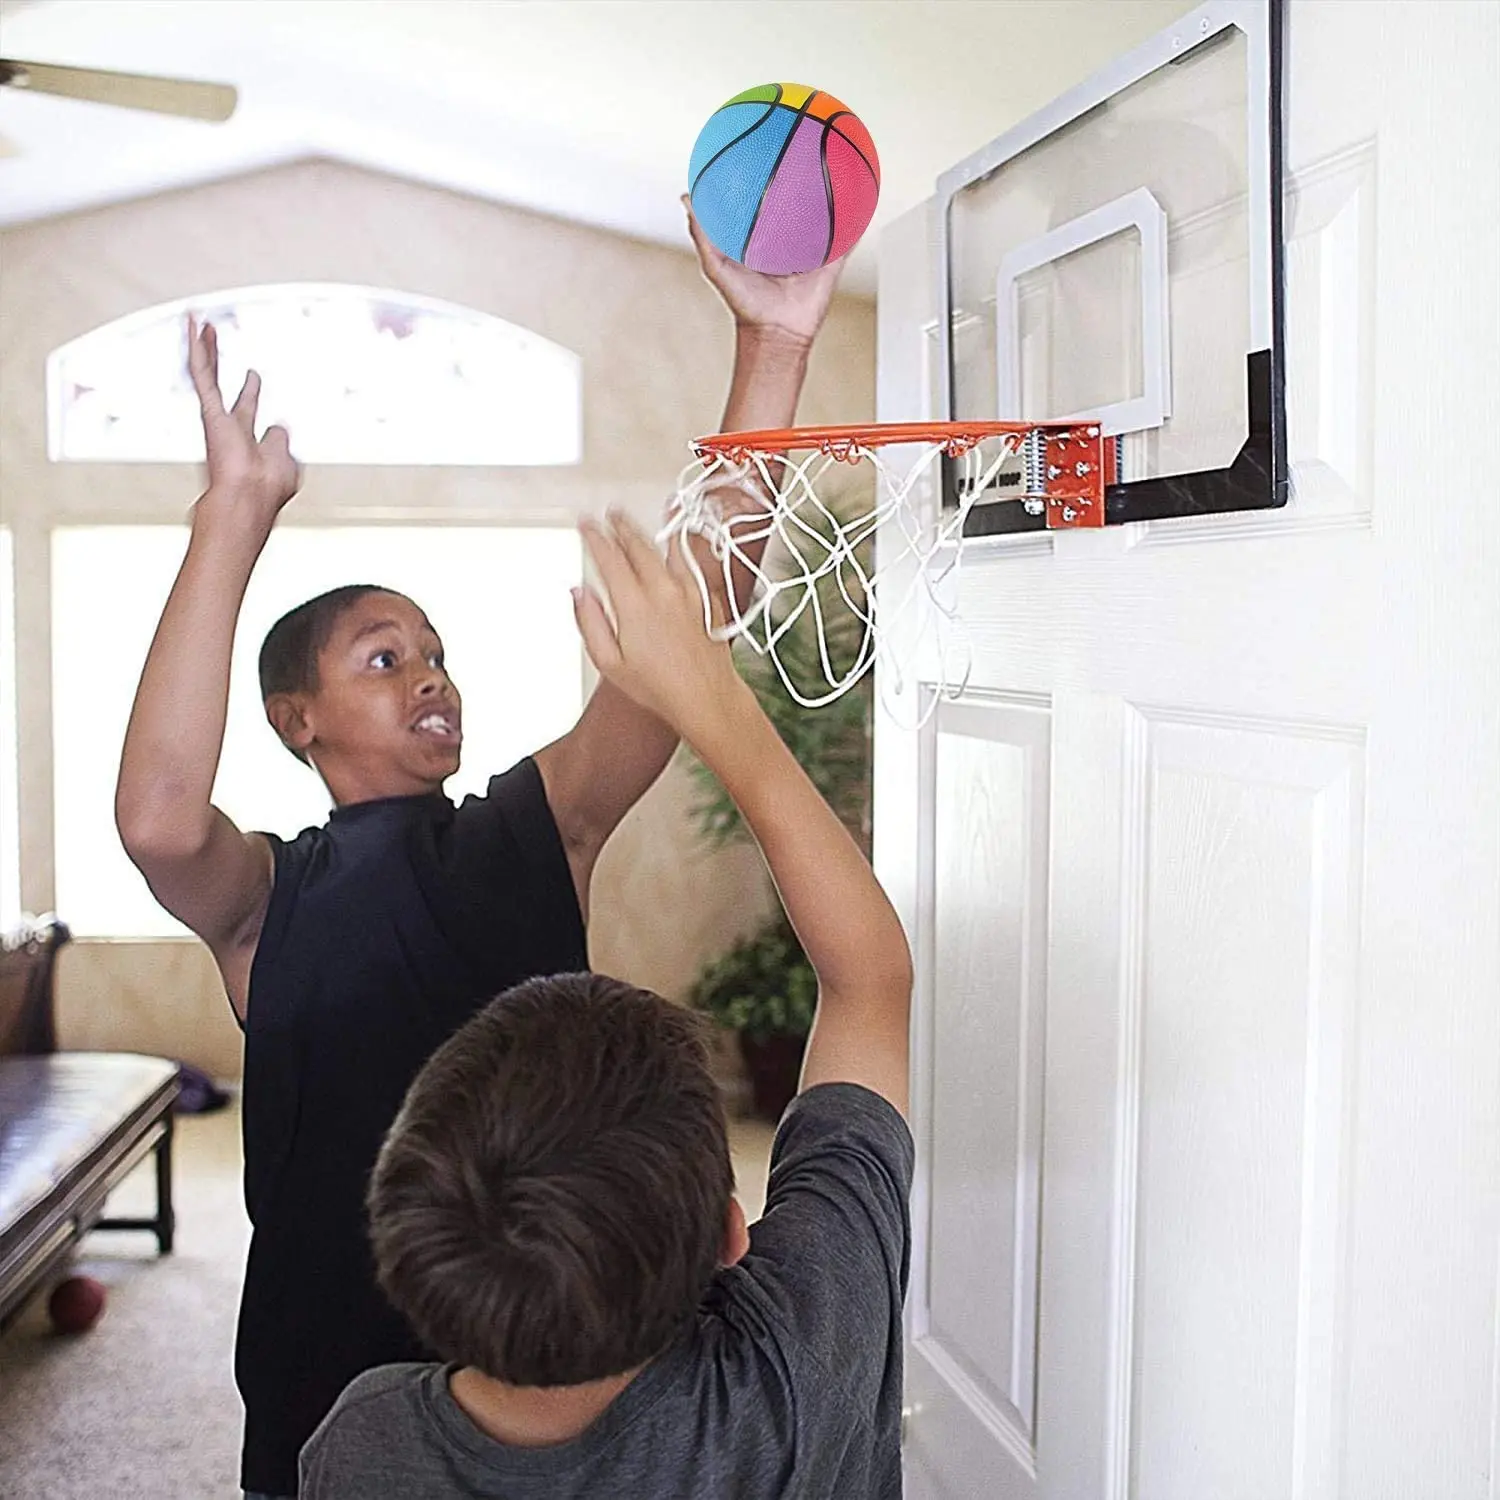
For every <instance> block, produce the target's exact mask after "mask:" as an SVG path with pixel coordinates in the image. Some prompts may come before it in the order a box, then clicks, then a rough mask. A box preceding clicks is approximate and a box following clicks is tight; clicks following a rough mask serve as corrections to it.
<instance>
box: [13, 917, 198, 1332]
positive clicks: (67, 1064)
mask: <svg viewBox="0 0 1500 1500" xmlns="http://www.w3.org/2000/svg"><path fill="white" fill-rule="evenodd" d="M67 941H68V930H67V928H66V927H64V926H63V924H62V923H61V922H58V921H56V920H55V919H54V920H43V921H41V922H38V923H35V924H31V925H29V926H27V927H25V928H23V929H21V930H20V931H19V932H17V933H15V934H12V935H10V936H8V937H6V938H5V939H4V940H3V941H0V1329H3V1328H4V1327H5V1326H6V1325H7V1324H8V1323H9V1322H10V1321H11V1320H12V1319H13V1318H14V1317H15V1315H16V1314H17V1313H18V1312H19V1311H20V1309H21V1308H22V1307H23V1306H24V1305H25V1303H26V1302H27V1301H28V1300H29V1299H30V1298H31V1297H32V1296H33V1294H35V1293H36V1292H38V1291H40V1290H41V1289H42V1288H43V1287H44V1286H45V1285H47V1284H48V1283H49V1282H50V1281H52V1280H55V1279H56V1278H57V1276H58V1273H59V1272H60V1271H61V1270H62V1269H63V1267H65V1266H66V1264H67V1262H68V1259H69V1257H70V1256H71V1254H72V1252H73V1248H74V1246H75V1245H76V1244H77V1243H78V1241H79V1240H80V1239H82V1238H83V1236H84V1235H85V1234H87V1233H88V1232H89V1231H90V1230H91V1229H127V1230H149V1231H151V1232H152V1233H154V1234H155V1235H156V1243H157V1248H158V1250H159V1251H160V1253H161V1254H163V1255H167V1254H170V1253H171V1249H172V1232H173V1214H172V1106H173V1104H174V1103H175V1101H176V1098H177V1090H178V1069H177V1064H176V1063H172V1062H168V1061H167V1060H166V1059H165V1058H160V1057H141V1056H137V1055H135V1054H133V1053H103V1052H58V1051H57V1050H56V1032H55V1028H54V1020H53V974H54V968H55V964H56V959H57V954H58V950H59V949H61V948H62V946H63V945H64V944H65V943H66V942H67ZM153 1152H154V1153H155V1155H156V1214H155V1216H154V1217H152V1218H148V1219H109V1218H105V1217H104V1203H105V1199H106V1198H107V1197H108V1196H109V1193H110V1191H111V1190H112V1189H113V1188H114V1187H115V1186H116V1185H117V1184H118V1183H119V1182H120V1181H121V1180H122V1179H123V1178H124V1177H126V1176H127V1175H129V1173H130V1172H131V1171H132V1170H133V1169H134V1168H135V1167H136V1166H137V1165H139V1164H140V1163H141V1162H142V1161H144V1160H145V1158H146V1157H147V1156H149V1155H150V1154H152V1153H153Z"/></svg>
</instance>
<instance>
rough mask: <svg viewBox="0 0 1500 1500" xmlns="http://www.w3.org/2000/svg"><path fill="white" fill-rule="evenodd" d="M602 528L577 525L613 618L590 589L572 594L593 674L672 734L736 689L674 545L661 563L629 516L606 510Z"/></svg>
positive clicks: (687, 730) (687, 729)
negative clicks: (596, 671)
mask: <svg viewBox="0 0 1500 1500" xmlns="http://www.w3.org/2000/svg"><path fill="white" fill-rule="evenodd" d="M609 520H610V524H609V526H608V527H607V528H606V527H604V526H601V525H599V524H598V523H597V522H595V521H584V522H583V523H581V525H580V528H579V529H580V530H581V531H582V533H583V541H584V545H585V547H586V548H587V549H588V553H589V556H590V558H591V559H592V560H593V564H594V567H595V568H596V569H597V571H598V574H599V578H600V580H601V581H602V583H603V585H604V588H605V590H606V592H607V593H608V596H609V604H610V607H611V609H612V611H613V619H611V617H610V614H609V613H608V612H607V611H606V609H605V606H604V602H603V600H601V599H600V597H599V595H598V594H597V593H595V592H594V591H593V590H592V589H589V588H583V589H579V590H575V592H574V595H573V600H574V613H575V615H576V618H577V620H578V629H579V631H580V633H581V634H582V636H583V640H584V645H585V646H586V647H587V649H588V653H589V656H590V659H591V660H592V661H593V663H594V665H595V666H596V667H597V668H598V669H599V671H600V673H601V674H602V675H603V676H605V677H607V678H608V679H610V681H612V682H615V683H617V684H618V685H619V686H620V687H621V688H622V689H623V690H624V691H625V692H627V693H628V694H629V695H630V696H631V697H632V698H634V699H635V700H636V701H637V702H638V703H640V704H642V705H643V706H645V707H646V708H649V709H651V710H652V712H654V713H656V714H658V715H659V716H660V717H661V718H663V719H665V720H666V721H667V723H669V724H671V725H672V726H673V728H675V729H676V730H677V731H678V733H679V734H683V735H686V736H688V737H691V733H692V726H693V725H694V724H696V723H700V722H701V721H702V715H703V714H705V713H711V712H713V711H714V705H715V704H722V703H723V702H724V701H725V700H726V698H727V697H732V696H733V695H734V693H735V690H736V689H738V688H740V687H742V684H741V683H740V680H739V677H738V675H737V674H736V672H735V670H734V665H733V663H732V661H731V660H730V656H729V648H728V647H727V646H726V645H724V644H723V643H722V642H721V641H716V640H714V639H713V637H712V636H710V635H709V633H708V631H707V630H706V629H705V628H704V622H703V605H702V600H701V597H700V595H699V592H698V585H697V580H696V579H695V577H694V575H693V573H692V570H691V568H690V566H689V565H688V563H687V561H686V559H685V557H684V556H683V554H682V549H681V546H680V544H679V545H675V546H674V547H672V548H671V549H670V551H669V555H668V556H667V557H663V556H662V554H661V552H660V551H659V550H658V549H657V547H656V545H655V543H654V542H653V541H652V540H651V538H650V537H648V536H647V535H646V533H645V532H644V531H643V530H642V529H641V528H640V526H638V525H637V524H636V523H635V522H634V521H632V520H630V519H629V517H627V516H625V515H623V514H621V513H619V512H613V513H612V514H611V516H610V518H609Z"/></svg>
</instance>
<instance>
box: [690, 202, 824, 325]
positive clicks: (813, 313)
mask: <svg viewBox="0 0 1500 1500" xmlns="http://www.w3.org/2000/svg"><path fill="white" fill-rule="evenodd" d="M682 206H683V207H684V208H685V209H687V216H688V232H689V233H690V234H691V235H692V237H693V245H694V247H695V248H696V250H697V251H698V263H699V265H700V266H702V268H703V275H704V277H705V279H706V280H707V281H708V283H709V285H710V286H712V287H713V288H714V290H715V291H717V292H718V294H719V295H720V296H721V297H722V298H723V299H724V304H725V306H726V307H728V309H729V310H730V312H732V313H733V314H734V320H735V322H736V323H738V324H739V325H740V326H741V327H742V328H746V329H751V330H757V331H760V332H764V333H771V334H780V335H782V336H784V337H787V338H789V339H792V340H795V341H796V342H799V343H802V344H809V345H810V344H811V343H812V341H813V340H814V339H815V338H816V337H817V333H818V330H819V329H820V328H821V327H822V326H823V319H824V318H825V317H827V315H828V304H829V303H830V302H831V301H832V300H833V292H834V288H835V287H836V286H837V285H838V280H839V275H840V273H841V272H842V271H843V269H844V261H845V260H846V259H847V257H846V256H845V257H840V258H839V259H838V260H835V261H830V262H829V263H828V264H827V265H826V266H819V267H818V269H817V270H816V271H805V272H803V273H802V274H801V275H800V276H769V275H767V274H766V273H765V272H764V271H752V270H751V269H750V268H749V267H748V266H742V265H741V264H740V263H739V262H738V261H734V260H730V258H729V257H728V256H727V255H725V254H724V252H723V251H722V250H720V249H719V248H718V246H717V245H715V244H714V243H713V241H712V240H710V239H709V237H708V236H707V235H706V234H705V233H704V232H703V226H702V225H701V224H700V223H699V222H698V216H697V215H696V214H695V213H694V212H693V209H692V203H691V201H690V200H689V199H688V198H687V196H686V195H684V197H683V200H682Z"/></svg>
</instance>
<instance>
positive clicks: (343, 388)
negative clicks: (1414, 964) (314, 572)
mask: <svg viewBox="0 0 1500 1500" xmlns="http://www.w3.org/2000/svg"><path fill="white" fill-rule="evenodd" d="M189 312H192V313H195V314H197V315H198V316H199V317H201V318H206V319H208V320H209V321H211V322H212V323H213V324H214V326H215V328H216V329H217V330H218V334H219V381H220V385H221V386H222V388H223V390H224V393H225V399H226V401H232V400H233V399H234V396H235V393H236V392H237V391H238V390H239V388H240V385H241V383H242V382H243V380H244V378H245V371H246V370H247V369H249V368H252V367H253V368H254V369H256V370H259V371H260V373H261V376H262V378H263V379H264V382H265V389H264V395H263V397H262V400H261V408H260V409H261V415H262V417H263V418H264V420H265V422H266V423H267V424H269V423H273V422H279V423H281V424H282V425H284V426H285V427H286V428H287V430H288V431H289V432H290V433H291V435H292V449H293V451H294V452H295V453H296V455H297V457H298V458H299V459H301V460H302V462H304V463H321V464H340V463H342V464H475V465H502V464H572V463H577V462H578V461H579V457H580V454H581V452H582V407H581V384H580V361H579V358H578V356H577V355H576V354H574V353H573V352H572V351H571V350H569V349H564V348H563V347H562V346H561V345H560V344H554V343H552V342H551V341H549V340H547V339H544V338H540V337H539V336H538V335H536V334H534V333H531V332H530V331H528V330H527V329H525V328H520V327H517V326H516V325H515V324H514V323H507V322H504V321H503V320H502V319H500V318H492V317H489V316H487V315H486V314H484V313H479V312H475V311H474V310H473V309H472V308H467V307H458V306H455V305H453V304H452V303H447V302H436V301H433V300H432V299H430V298H426V297H413V296H409V295H408V294H406V293H404V292H393V291H379V290H375V289H372V288H369V287H357V286H337V285H320V284H300V285H285V286H259V287H245V288H241V289H239V290H236V291H223V292H214V293H210V294H207V295H205V296H202V297H192V298H187V299H184V300H183V301H180V302H172V303H164V304H162V305H161V306H158V307H151V308H147V309H146V310H145V311H144V312H139V313H133V314H131V315H130V316H129V317H126V318H121V319H119V320H118V321H117V322H114V323H107V324H105V325H104V326H103V327H102V328H96V329H94V330H93V332H91V333H86V334H84V335H83V336H82V337H81V338H77V339H74V340H73V341H72V343H69V344H64V345H63V346H62V347H61V348H60V349H57V350H54V351H53V353H52V355H51V356H50V357H49V358H48V360H47V413H48V452H49V455H50V456H51V458H52V459H53V460H54V461H56V460H61V459H86V460H104V461H108V462H116V463H118V462H122V461H140V462H151V463H173V462H180V463H196V462H198V461H200V460H201V459H202V457H203V433H202V429H201V426H200V424H199V418H198V403H197V399H196V397H195V396H194V394H193V388H192V384H191V382H190V381H189V379H188V375H187V326H186V320H187V315H188V313H189Z"/></svg>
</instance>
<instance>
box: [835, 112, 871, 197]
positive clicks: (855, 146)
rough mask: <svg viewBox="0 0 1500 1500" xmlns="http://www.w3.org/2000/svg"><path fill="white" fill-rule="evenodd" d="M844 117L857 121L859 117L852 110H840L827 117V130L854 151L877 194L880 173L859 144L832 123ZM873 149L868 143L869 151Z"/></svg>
mask: <svg viewBox="0 0 1500 1500" xmlns="http://www.w3.org/2000/svg"><path fill="white" fill-rule="evenodd" d="M845 115H848V117H849V118H850V119H851V120H857V119H858V118H859V116H858V115H856V114H855V113H854V111H853V110H852V109H841V110H839V111H838V112H837V113H836V114H831V115H829V117H828V120H827V122H826V123H827V125H828V128H829V129H830V130H832V131H833V132H834V133H835V134H836V135H837V136H838V137H839V139H840V140H844V141H847V142H848V143H849V145H850V147H851V148H852V149H853V151H854V154H855V155H856V156H857V157H858V158H859V159H860V161H861V162H863V163H864V168H865V171H867V172H868V173H869V174H870V176H871V177H872V178H873V179H874V182H875V191H876V192H877V193H878V192H879V191H880V173H879V172H877V171H876V170H875V167H874V164H873V163H872V162H871V161H870V158H869V157H868V156H866V155H865V153H864V152H863V151H861V150H860V148H859V142H858V141H856V140H855V139H854V138H853V137H852V136H848V135H845V134H844V132H843V131H842V130H840V129H839V128H838V127H837V126H836V125H835V124H834V123H833V122H834V121H835V120H839V119H842V118H843V117H844V116H845ZM874 147H875V142H874V141H871V142H870V149H871V150H874Z"/></svg>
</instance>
